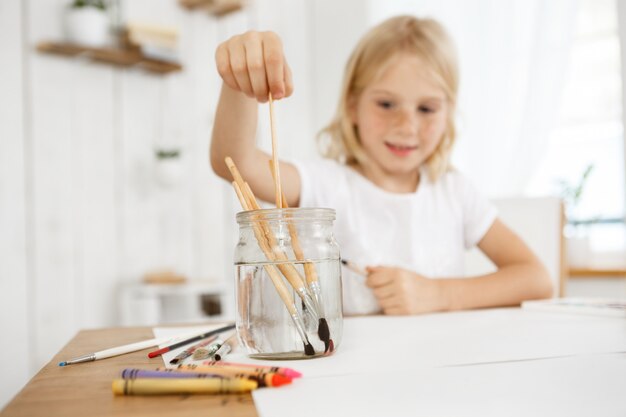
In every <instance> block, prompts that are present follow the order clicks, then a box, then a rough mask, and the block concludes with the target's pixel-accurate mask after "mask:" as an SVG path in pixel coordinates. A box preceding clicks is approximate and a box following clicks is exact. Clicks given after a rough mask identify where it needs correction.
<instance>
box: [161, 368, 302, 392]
mask: <svg viewBox="0 0 626 417" xmlns="http://www.w3.org/2000/svg"><path fill="white" fill-rule="evenodd" d="M157 370H161V369H157ZM176 370H177V371H179V372H191V373H208V374H211V375H222V376H224V377H226V378H247V379H250V380H253V381H256V382H257V383H258V384H259V387H279V386H281V385H286V384H291V378H289V377H287V376H285V375H281V374H277V373H275V372H255V371H252V370H245V371H242V370H240V369H228V368H225V367H217V366H215V367H206V366H204V367H198V366H197V365H179V366H178V368H177V369H176Z"/></svg>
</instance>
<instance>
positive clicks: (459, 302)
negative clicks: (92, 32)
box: [439, 219, 554, 310]
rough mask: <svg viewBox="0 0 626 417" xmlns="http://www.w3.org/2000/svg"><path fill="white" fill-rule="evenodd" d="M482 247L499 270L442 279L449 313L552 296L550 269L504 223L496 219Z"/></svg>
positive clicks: (446, 307)
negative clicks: (479, 274) (471, 276)
mask: <svg viewBox="0 0 626 417" xmlns="http://www.w3.org/2000/svg"><path fill="white" fill-rule="evenodd" d="M478 247H479V248H480V250H482V251H483V253H484V254H485V255H487V257H488V258H489V259H491V261H492V262H493V263H494V264H495V265H496V267H497V268H498V270H497V271H496V272H493V273H491V274H487V275H482V276H478V277H474V278H469V279H449V280H439V282H440V284H441V292H442V298H443V301H444V309H445V310H464V309H470V308H480V307H497V306H511V305H519V304H520V303H521V302H522V301H524V300H532V299H538V298H548V297H551V296H552V293H553V291H554V289H553V288H552V284H551V282H550V276H549V274H548V271H547V270H546V268H545V267H544V266H543V264H542V263H541V262H540V261H539V259H538V258H537V257H536V256H535V255H534V254H533V252H532V251H531V250H530V249H529V248H528V246H526V244H525V243H524V242H523V241H522V239H520V238H519V237H518V236H517V235H516V234H515V233H514V232H513V231H511V229H509V228H508V227H507V226H506V225H505V224H504V223H502V222H501V221H500V220H498V219H496V221H495V222H494V223H493V225H492V226H491V228H489V230H488V231H487V233H486V234H485V236H484V237H483V239H482V240H481V241H480V242H479V243H478Z"/></svg>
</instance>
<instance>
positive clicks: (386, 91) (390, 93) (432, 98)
mask: <svg viewBox="0 0 626 417" xmlns="http://www.w3.org/2000/svg"><path fill="white" fill-rule="evenodd" d="M372 94H387V95H390V96H397V94H395V93H393V92H391V91H388V90H380V89H379V90H372ZM420 100H423V101H438V102H442V101H445V98H444V97H439V96H429V97H420Z"/></svg>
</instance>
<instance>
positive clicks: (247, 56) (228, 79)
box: [215, 31, 293, 103]
mask: <svg viewBox="0 0 626 417" xmlns="http://www.w3.org/2000/svg"><path fill="white" fill-rule="evenodd" d="M215 62H216V65H217V71H218V72H219V74H220V76H221V77H222V79H223V80H224V83H225V84H226V85H228V86H229V87H230V88H232V89H233V90H235V91H241V92H242V93H244V94H245V95H246V96H248V97H250V98H255V99H256V100H257V101H259V102H262V103H264V102H266V101H267V100H268V95H269V93H270V92H271V93H272V98H274V99H281V98H284V97H289V96H290V95H291V93H292V92H293V83H292V79H291V70H290V69H289V65H287V61H286V59H285V54H284V52H283V45H282V42H281V40H280V38H279V37H278V35H276V34H275V33H274V32H254V31H250V32H246V33H244V34H242V35H236V36H233V37H232V38H230V39H228V40H227V41H226V42H223V43H222V44H220V45H219V46H218V47H217V51H216V52H215Z"/></svg>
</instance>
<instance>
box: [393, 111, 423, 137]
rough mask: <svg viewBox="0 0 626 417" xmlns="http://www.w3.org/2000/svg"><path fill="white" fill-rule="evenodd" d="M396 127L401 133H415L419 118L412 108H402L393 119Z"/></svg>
mask: <svg viewBox="0 0 626 417" xmlns="http://www.w3.org/2000/svg"><path fill="white" fill-rule="evenodd" d="M395 122H396V123H395V125H396V128H397V129H398V132H399V133H402V134H403V135H415V134H417V131H418V129H419V120H418V117H417V114H416V113H415V111H414V110H413V109H402V110H401V111H399V112H398V115H397V117H396V121H395Z"/></svg>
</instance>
